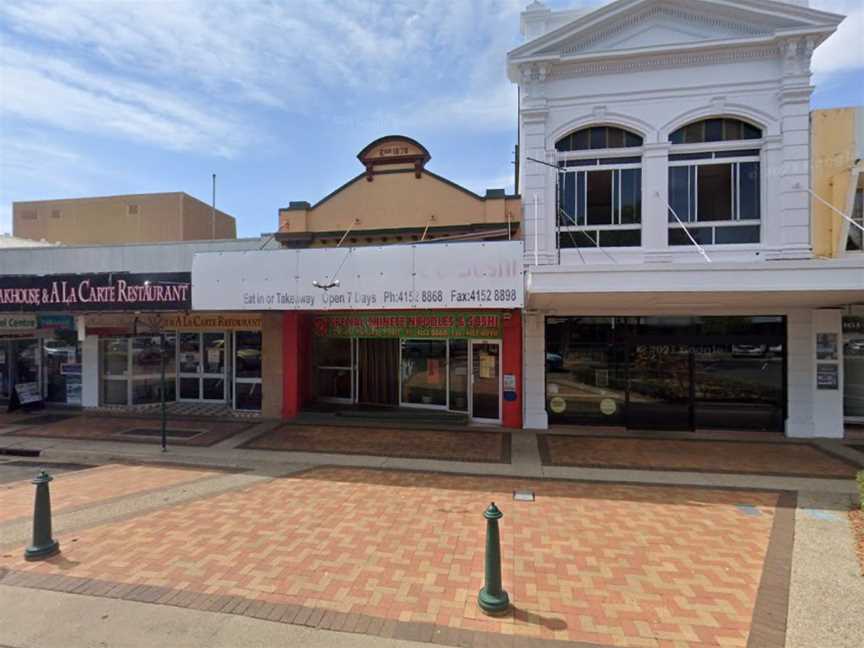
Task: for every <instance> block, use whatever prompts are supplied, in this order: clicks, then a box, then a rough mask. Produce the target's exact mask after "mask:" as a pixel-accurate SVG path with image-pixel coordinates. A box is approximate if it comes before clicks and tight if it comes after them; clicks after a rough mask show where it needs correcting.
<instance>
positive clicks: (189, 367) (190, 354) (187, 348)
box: [178, 333, 201, 373]
mask: <svg viewBox="0 0 864 648" xmlns="http://www.w3.org/2000/svg"><path fill="white" fill-rule="evenodd" d="M178 352H179V354H180V372H181V373H198V367H199V366H200V363H201V338H200V336H199V334H198V333H181V334H180V337H179V350H178Z"/></svg>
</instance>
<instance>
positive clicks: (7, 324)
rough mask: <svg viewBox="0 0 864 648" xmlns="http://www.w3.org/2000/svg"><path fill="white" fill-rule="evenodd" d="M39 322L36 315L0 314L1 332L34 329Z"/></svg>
mask: <svg viewBox="0 0 864 648" xmlns="http://www.w3.org/2000/svg"><path fill="white" fill-rule="evenodd" d="M38 324H39V322H38V321H37V319H36V316H35V315H23V314H22V315H0V333H16V332H18V331H32V330H33V329H35V328H38Z"/></svg>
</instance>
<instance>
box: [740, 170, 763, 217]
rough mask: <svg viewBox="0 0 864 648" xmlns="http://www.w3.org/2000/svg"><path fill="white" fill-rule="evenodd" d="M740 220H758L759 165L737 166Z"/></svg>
mask: <svg viewBox="0 0 864 648" xmlns="http://www.w3.org/2000/svg"><path fill="white" fill-rule="evenodd" d="M738 176H739V181H738V186H739V191H740V197H739V212H738V218H739V219H740V220H759V211H760V209H759V163H758V162H742V163H741V164H740V165H739V166H738Z"/></svg>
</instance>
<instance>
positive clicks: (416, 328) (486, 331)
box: [312, 311, 503, 340]
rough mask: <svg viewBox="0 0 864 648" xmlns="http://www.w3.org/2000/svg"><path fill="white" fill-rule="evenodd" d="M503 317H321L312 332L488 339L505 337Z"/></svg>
mask: <svg viewBox="0 0 864 648" xmlns="http://www.w3.org/2000/svg"><path fill="white" fill-rule="evenodd" d="M502 320H503V314H502V313H496V312H489V311H475V312H454V311H424V312H423V313H418V312H416V311H413V312H412V311H408V312H401V313H391V312H388V313H345V314H340V315H318V316H316V317H314V318H313V320H312V332H313V333H314V335H316V336H318V337H342V338H348V337H359V338H486V339H493V340H494V339H498V338H500V337H501V330H502V325H503V323H502Z"/></svg>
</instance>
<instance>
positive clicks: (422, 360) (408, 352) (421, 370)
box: [402, 340, 447, 406]
mask: <svg viewBox="0 0 864 648" xmlns="http://www.w3.org/2000/svg"><path fill="white" fill-rule="evenodd" d="M402 402H403V403H411V404H418V405H439V406H445V405H447V341H446V340H402Z"/></svg>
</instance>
